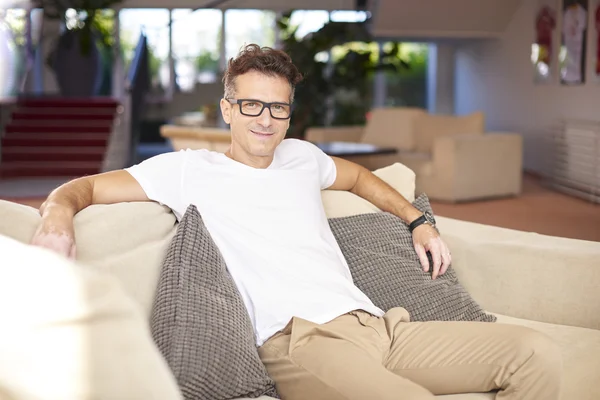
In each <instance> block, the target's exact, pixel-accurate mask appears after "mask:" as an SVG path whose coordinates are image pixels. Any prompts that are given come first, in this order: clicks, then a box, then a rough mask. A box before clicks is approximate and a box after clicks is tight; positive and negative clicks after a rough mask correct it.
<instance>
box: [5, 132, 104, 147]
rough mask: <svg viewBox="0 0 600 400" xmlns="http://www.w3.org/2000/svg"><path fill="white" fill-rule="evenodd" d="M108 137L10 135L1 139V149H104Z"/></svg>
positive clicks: (55, 134) (98, 135)
mask: <svg viewBox="0 0 600 400" xmlns="http://www.w3.org/2000/svg"><path fill="white" fill-rule="evenodd" d="M108 137H109V135H108V134H100V133H80V134H77V135H73V134H64V133H10V134H7V135H6V136H5V137H4V138H3V139H2V147H3V148H7V147H11V146H26V147H27V146H32V147H45V146H52V147H56V146H64V147H86V146H102V147H104V146H106V145H107V144H108Z"/></svg>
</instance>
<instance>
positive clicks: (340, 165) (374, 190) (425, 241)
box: [329, 157, 451, 279]
mask: <svg viewBox="0 0 600 400" xmlns="http://www.w3.org/2000/svg"><path fill="white" fill-rule="evenodd" d="M331 158H332V159H333V161H334V163H335V167H336V171H337V173H336V179H335V181H334V183H333V184H332V185H331V186H330V187H329V189H331V190H347V191H350V192H352V193H354V194H356V195H357V196H360V197H362V198H363V199H365V200H367V201H369V202H370V203H372V204H374V205H375V206H376V207H378V208H379V209H380V210H382V211H387V212H389V213H392V214H394V215H396V216H398V217H399V218H401V219H402V220H403V221H404V222H405V223H406V224H410V223H411V222H412V221H414V220H415V219H417V218H418V217H420V216H421V215H422V214H423V213H422V212H421V211H419V210H418V209H417V208H416V207H415V206H413V205H412V204H411V203H410V202H409V201H408V200H406V198H404V196H402V195H401V194H400V193H399V192H398V191H397V190H395V189H394V188H392V187H391V186H390V185H388V184H387V183H386V182H384V181H383V180H381V179H380V178H378V177H377V176H376V175H375V174H373V173H372V172H371V171H369V170H368V169H366V168H364V167H362V166H360V165H358V164H356V163H353V162H350V161H347V160H344V159H341V158H337V157H331ZM413 242H414V245H415V250H416V252H417V255H418V256H419V260H420V261H421V265H422V266H423V269H424V270H425V271H428V270H429V260H428V259H427V251H429V252H430V253H431V257H432V260H433V266H432V270H433V273H432V276H433V278H434V279H435V278H436V277H437V276H438V275H441V274H443V273H444V272H446V270H447V269H448V267H449V266H450V262H451V256H450V251H449V250H448V246H447V245H446V244H445V243H444V242H443V240H442V239H441V238H440V236H439V234H438V232H437V231H436V229H435V228H433V227H432V226H430V225H427V224H421V225H419V226H418V227H417V228H415V230H414V231H413Z"/></svg>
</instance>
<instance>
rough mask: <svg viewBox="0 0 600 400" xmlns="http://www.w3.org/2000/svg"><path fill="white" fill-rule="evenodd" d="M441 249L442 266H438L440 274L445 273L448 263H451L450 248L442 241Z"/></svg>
mask: <svg viewBox="0 0 600 400" xmlns="http://www.w3.org/2000/svg"><path fill="white" fill-rule="evenodd" d="M442 249H443V250H442V267H441V268H440V275H442V274H445V273H446V271H447V270H448V268H449V267H450V264H452V254H450V250H449V249H448V246H446V244H445V243H444V242H442Z"/></svg>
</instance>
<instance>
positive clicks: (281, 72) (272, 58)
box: [223, 44, 302, 103]
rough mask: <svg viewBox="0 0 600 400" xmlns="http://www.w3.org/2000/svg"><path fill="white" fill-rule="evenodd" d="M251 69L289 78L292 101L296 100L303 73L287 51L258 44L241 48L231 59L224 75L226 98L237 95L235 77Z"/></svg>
mask: <svg viewBox="0 0 600 400" xmlns="http://www.w3.org/2000/svg"><path fill="white" fill-rule="evenodd" d="M249 71H257V72H260V73H262V74H265V75H269V76H278V77H281V78H284V79H285V80H287V81H288V82H289V84H290V87H291V90H292V91H291V95H290V103H291V102H292V101H293V100H294V90H295V88H296V85H297V84H298V83H299V82H300V81H302V74H301V73H300V72H299V71H298V68H297V67H296V66H295V65H294V63H293V62H292V58H291V57H290V56H289V55H288V54H287V53H286V52H284V51H282V50H276V49H272V48H270V47H262V48H261V47H260V46H259V45H257V44H249V45H246V46H245V47H244V48H243V49H242V50H240V52H239V53H238V55H237V57H235V58H232V59H230V60H229V63H228V65H227V70H226V71H225V75H224V76H223V83H224V86H225V98H226V99H231V98H234V97H235V78H236V77H237V76H239V75H243V74H245V73H246V72H249Z"/></svg>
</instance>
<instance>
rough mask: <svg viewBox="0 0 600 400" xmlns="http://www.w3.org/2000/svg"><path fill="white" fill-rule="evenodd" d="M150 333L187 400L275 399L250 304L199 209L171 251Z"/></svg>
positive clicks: (192, 213) (181, 225) (182, 226)
mask: <svg viewBox="0 0 600 400" xmlns="http://www.w3.org/2000/svg"><path fill="white" fill-rule="evenodd" d="M150 329H151V331H152V336H153V337H154V340H155V342H156V344H157V346H158V348H159V349H160V351H161V352H162V354H163V355H164V357H165V359H166V361H167V363H168V364H169V366H170V368H171V370H172V371H173V374H174V375H175V378H176V379H177V382H178V384H179V387H180V388H181V391H182V392H183V395H184V397H185V398H186V399H193V400H202V399H206V400H229V399H234V398H238V397H258V396H260V395H265V394H266V395H274V394H275V384H274V382H273V381H272V380H271V378H270V377H269V375H268V374H267V370H266V368H265V367H264V365H263V364H262V362H261V360H260V357H259V355H258V350H257V348H256V339H255V335H254V329H253V327H252V322H251V321H250V316H249V315H248V312H247V310H246V307H245V306H244V303H243V300H242V297H241V295H240V293H239V291H238V289H237V287H236V286H235V283H234V281H233V279H232V277H231V275H229V272H228V271H227V266H226V265H225V261H224V260H223V258H222V256H221V253H220V251H219V249H218V248H217V246H216V245H215V243H214V242H213V240H212V237H211V236H210V233H209V232H208V230H207V229H206V227H205V226H204V223H203V221H202V217H201V216H200V213H199V212H198V209H197V208H196V207H195V206H193V205H191V206H189V207H188V209H187V211H186V213H185V214H184V216H183V218H182V220H181V222H180V223H179V226H178V228H177V233H176V234H175V237H174V238H173V241H172V242H171V244H170V246H169V248H168V250H167V254H166V258H165V261H164V264H163V268H162V271H161V275H160V279H159V283H158V289H157V292H156V301H155V303H154V307H153V310H152V314H151V323H150Z"/></svg>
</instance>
